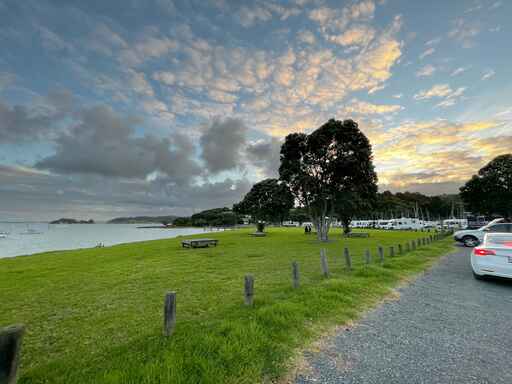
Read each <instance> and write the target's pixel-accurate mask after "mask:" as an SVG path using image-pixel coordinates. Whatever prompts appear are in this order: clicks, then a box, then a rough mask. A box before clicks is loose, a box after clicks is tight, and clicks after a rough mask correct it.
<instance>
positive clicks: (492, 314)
mask: <svg viewBox="0 0 512 384" xmlns="http://www.w3.org/2000/svg"><path fill="white" fill-rule="evenodd" d="M469 255H470V250H469V249H464V248H460V249H459V250H458V251H457V252H456V253H453V254H451V255H449V256H447V257H445V258H443V259H442V260H441V261H440V262H439V264H437V265H436V266H435V267H434V268H433V269H432V270H430V271H429V272H427V273H426V274H425V275H423V276H421V277H420V278H419V279H417V280H416V281H415V282H413V283H412V284H410V285H408V286H406V287H403V288H401V289H399V292H400V298H399V299H398V300H397V301H390V302H386V303H384V304H382V305H381V306H380V307H378V308H376V309H375V310H373V311H371V312H369V313H368V314H367V315H366V316H365V317H364V318H363V319H362V320H361V321H360V322H359V323H358V324H357V325H356V326H354V327H353V328H350V329H342V330H340V331H339V332H338V333H337V334H335V335H334V336H332V337H331V338H328V340H326V342H325V343H322V346H321V347H320V350H317V351H314V352H312V351H306V352H304V358H305V366H304V368H303V369H302V370H301V372H300V373H299V374H298V375H297V377H296V378H295V382H296V383H301V384H302V383H378V384H382V383H404V384H412V383H429V384H433V383H450V384H451V383H464V384H466V383H506V384H510V383H512V282H510V281H506V280H488V281H478V280H475V279H474V278H473V276H472V274H471V267H470V265H469Z"/></svg>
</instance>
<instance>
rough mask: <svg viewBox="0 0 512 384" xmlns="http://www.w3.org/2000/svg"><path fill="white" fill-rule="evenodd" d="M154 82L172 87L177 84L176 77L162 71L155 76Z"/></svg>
mask: <svg viewBox="0 0 512 384" xmlns="http://www.w3.org/2000/svg"><path fill="white" fill-rule="evenodd" d="M153 80H155V81H158V82H160V83H162V84H164V85H168V86H172V85H174V84H175V83H176V76H175V75H174V73H172V72H166V71H160V72H155V73H154V74H153Z"/></svg>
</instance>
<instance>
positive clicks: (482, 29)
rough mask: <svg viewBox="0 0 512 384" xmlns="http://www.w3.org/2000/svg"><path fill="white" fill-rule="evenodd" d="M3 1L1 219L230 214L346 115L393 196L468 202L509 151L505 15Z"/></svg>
mask: <svg viewBox="0 0 512 384" xmlns="http://www.w3.org/2000/svg"><path fill="white" fill-rule="evenodd" d="M36 3H37V4H36ZM0 4H2V5H1V7H2V8H1V9H2V12H0V41H1V42H0V44H1V46H2V48H3V49H2V52H5V54H4V55H2V57H0V215H2V217H7V218H10V217H12V218H29V217H30V218H40V219H47V218H48V215H51V216H52V217H51V218H53V217H54V216H55V215H56V214H57V212H59V214H58V216H74V215H75V214H76V215H77V216H81V215H80V212H86V213H87V212H90V215H89V214H87V216H94V217H95V218H110V217H112V216H118V215H121V214H123V215H126V214H129V215H131V214H154V213H164V214H166V213H179V214H188V213H191V212H194V211H196V210H197V209H202V208H211V207H215V206H223V205H226V206H230V205H231V204H232V203H233V202H235V201H237V200H238V199H239V198H240V197H241V196H242V195H243V193H245V192H246V191H247V190H248V189H249V188H250V186H251V185H252V183H254V182H256V181H258V180H260V179H262V178H264V177H276V176H277V173H278V168H279V151H280V145H281V143H282V140H283V138H284V137H285V136H286V135H287V134H289V133H291V132H311V131H312V130H314V129H316V128H317V127H319V126H320V125H321V124H323V123H324V122H325V121H327V120H328V119H329V118H333V117H335V118H338V119H346V118H352V119H355V120H356V121H357V122H358V123H359V125H360V127H361V129H362V130H363V132H364V133H365V134H366V135H367V136H368V137H369V138H370V140H371V142H372V145H373V148H374V151H375V163H376V167H377V170H378V172H379V179H380V180H381V188H391V189H394V190H405V189H408V188H412V189H415V190H420V191H426V192H428V193H440V192H456V191H457V188H458V186H459V185H460V184H461V183H462V182H464V180H465V179H466V178H467V177H469V176H471V175H472V174H473V173H474V172H475V171H476V170H477V169H478V168H479V167H481V166H482V165H483V164H484V163H485V162H486V161H488V160H489V159H491V158H492V157H493V156H495V155H498V154H501V153H503V152H507V151H510V145H511V141H510V140H511V136H512V135H511V132H512V129H511V127H512V126H511V120H512V113H510V110H511V106H510V103H509V102H508V101H507V100H510V87H509V86H508V84H509V81H510V79H509V78H508V77H507V75H508V72H507V71H506V70H503V68H504V67H503V65H504V64H503V63H508V62H509V61H510V52H509V50H508V49H507V48H508V44H509V41H510V37H511V36H510V31H509V30H508V29H507V28H504V27H503V28H502V27H501V26H505V25H508V24H509V20H508V19H507V15H509V14H510V11H512V4H509V3H507V2H499V1H488V2H485V1H479V2H477V3H474V2H472V1H469V2H468V3H467V4H463V6H460V7H445V5H446V4H444V3H443V2H441V1H437V2H436V1H435V2H434V3H428V4H426V5H425V6H424V7H422V9H421V12H419V11H418V9H417V7H412V6H411V4H410V2H407V1H405V0H396V1H394V2H393V4H391V2H387V1H372V0H354V1H342V2H339V1H334V0H325V1H309V0H294V1H278V0H258V1H254V2H237V1H224V0H213V1H197V0H191V1H189V2H178V1H173V0H151V1H149V2H144V3H141V2H121V1H119V0H112V1H110V2H109V3H108V6H104V5H101V4H99V3H98V4H96V3H95V4H90V3H89V2H79V1H77V0H70V1H67V2H65V4H64V3H62V2H55V1H49V0H41V1H37V2H34V1H32V0H29V1H28V3H27V2H16V1H5V0H4V1H3V2H2V0H0ZM439 9H443V12H440V11H439ZM433 21H435V23H434V24H433ZM434 26H435V28H434ZM482 49H485V51H482ZM468 63H470V64H468ZM436 188H437V189H436Z"/></svg>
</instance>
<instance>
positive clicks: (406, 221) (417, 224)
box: [384, 217, 424, 230]
mask: <svg viewBox="0 0 512 384" xmlns="http://www.w3.org/2000/svg"><path fill="white" fill-rule="evenodd" d="M423 227H424V223H423V221H422V220H420V219H411V218H408V217H402V218H400V219H391V220H389V221H388V223H387V225H386V226H385V227H384V228H385V229H394V230H397V229H401V230H407V229H409V230H411V229H421V228H423Z"/></svg>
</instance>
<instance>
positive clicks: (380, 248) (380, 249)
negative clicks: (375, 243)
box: [378, 247, 384, 264]
mask: <svg viewBox="0 0 512 384" xmlns="http://www.w3.org/2000/svg"><path fill="white" fill-rule="evenodd" d="M378 252H379V262H380V263H381V264H384V248H382V247H379V248H378Z"/></svg>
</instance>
